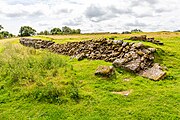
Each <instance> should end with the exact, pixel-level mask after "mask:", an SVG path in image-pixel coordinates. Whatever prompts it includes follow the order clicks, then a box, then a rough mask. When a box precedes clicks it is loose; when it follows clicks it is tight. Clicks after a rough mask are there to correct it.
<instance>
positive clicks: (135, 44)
mask: <svg viewBox="0 0 180 120" xmlns="http://www.w3.org/2000/svg"><path fill="white" fill-rule="evenodd" d="M132 47H134V48H142V47H144V45H143V44H142V43H141V42H139V43H134V44H133V45H132Z"/></svg>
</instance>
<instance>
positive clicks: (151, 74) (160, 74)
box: [139, 63, 166, 80]
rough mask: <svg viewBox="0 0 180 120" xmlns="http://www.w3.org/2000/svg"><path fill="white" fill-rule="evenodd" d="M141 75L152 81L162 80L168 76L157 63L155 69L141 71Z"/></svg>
mask: <svg viewBox="0 0 180 120" xmlns="http://www.w3.org/2000/svg"><path fill="white" fill-rule="evenodd" d="M139 75H141V76H143V77H146V78H149V79H152V80H160V79H163V78H164V77H165V76H166V72H164V71H162V69H161V66H160V65H159V64H158V63H155V64H154V65H153V67H151V68H148V69H147V70H144V71H141V72H140V73H139Z"/></svg>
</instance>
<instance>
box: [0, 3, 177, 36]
mask: <svg viewBox="0 0 180 120" xmlns="http://www.w3.org/2000/svg"><path fill="white" fill-rule="evenodd" d="M0 25H2V26H3V27H4V30H7V31H9V32H11V33H13V34H16V35H17V34H18V31H19V29H20V27H21V26H25V25H28V26H31V27H32V28H34V29H36V30H37V32H40V31H42V30H50V29H52V28H54V27H59V28H62V27H63V26H68V27H71V28H73V29H78V28H80V29H81V31H82V33H89V32H122V31H130V30H132V29H136V28H137V29H141V30H142V31H147V32H148V31H164V30H166V31H174V30H178V29H180V0H0Z"/></svg>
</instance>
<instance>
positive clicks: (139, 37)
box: [124, 35, 163, 45]
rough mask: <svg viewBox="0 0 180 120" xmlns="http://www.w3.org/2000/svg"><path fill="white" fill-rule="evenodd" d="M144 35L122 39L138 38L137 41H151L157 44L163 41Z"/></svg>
mask: <svg viewBox="0 0 180 120" xmlns="http://www.w3.org/2000/svg"><path fill="white" fill-rule="evenodd" d="M146 37H147V36H146V35H141V36H132V37H130V38H125V39H124V40H139V41H146V42H151V43H154V44H158V45H163V43H162V42H160V41H159V40H155V39H154V38H146Z"/></svg>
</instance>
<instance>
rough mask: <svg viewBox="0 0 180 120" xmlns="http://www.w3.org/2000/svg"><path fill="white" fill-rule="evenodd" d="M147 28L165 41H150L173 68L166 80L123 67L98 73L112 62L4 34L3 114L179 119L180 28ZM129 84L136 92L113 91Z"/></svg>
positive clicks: (0, 63)
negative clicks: (158, 30)
mask: <svg viewBox="0 0 180 120" xmlns="http://www.w3.org/2000/svg"><path fill="white" fill-rule="evenodd" d="M142 34H149V36H155V37H156V39H159V40H161V41H162V42H164V44H165V45H164V46H159V45H154V44H152V43H145V44H146V45H149V46H152V47H155V48H157V49H158V51H157V53H156V60H155V61H156V62H160V63H161V65H162V66H166V67H167V68H168V70H167V77H166V78H165V79H164V80H161V81H157V82H155V81H152V80H149V79H146V78H143V77H140V76H137V75H135V74H133V73H130V72H127V71H124V70H122V69H119V70H117V71H118V72H117V71H116V78H101V77H97V76H95V75H94V72H95V70H96V68H97V67H98V66H99V65H111V63H108V62H104V61H100V60H95V61H93V60H87V59H85V60H82V61H77V60H75V59H70V57H68V56H62V55H58V54H54V53H50V52H48V51H47V50H34V49H32V48H28V47H24V46H22V45H20V44H19V43H18V40H17V39H10V40H7V39H6V40H1V41H0V58H1V59H0V119H2V120H4V119H18V120H19V119H53V120H54V119H65V120H67V119H68V120H75V119H78V120H79V119H80V120H99V119H100V120H117V119H143V120H148V119H160V120H169V119H170V120H171V119H172V120H174V119H177V120H178V119H180V109H179V108H180V69H179V68H180V52H179V51H180V48H179V45H180V37H179V34H178V35H174V34H165V33H142ZM111 36H112V35H102V36H101V35H78V36H64V38H63V37H62V36H56V38H53V36H47V37H46V39H47V40H53V41H56V42H58V41H59V42H58V43H65V42H67V41H79V40H82V39H83V40H88V39H91V37H93V38H96V37H97V38H99V37H111ZM113 36H116V39H122V38H125V37H127V36H123V35H113ZM50 37H52V38H50ZM58 37H59V38H58ZM38 38H41V37H39V36H38ZM43 38H44V37H42V39H43ZM126 79H128V80H129V81H125V80H126ZM125 90H132V93H130V94H129V95H128V96H122V95H116V94H112V93H111V92H112V91H117V92H119V91H125Z"/></svg>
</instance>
